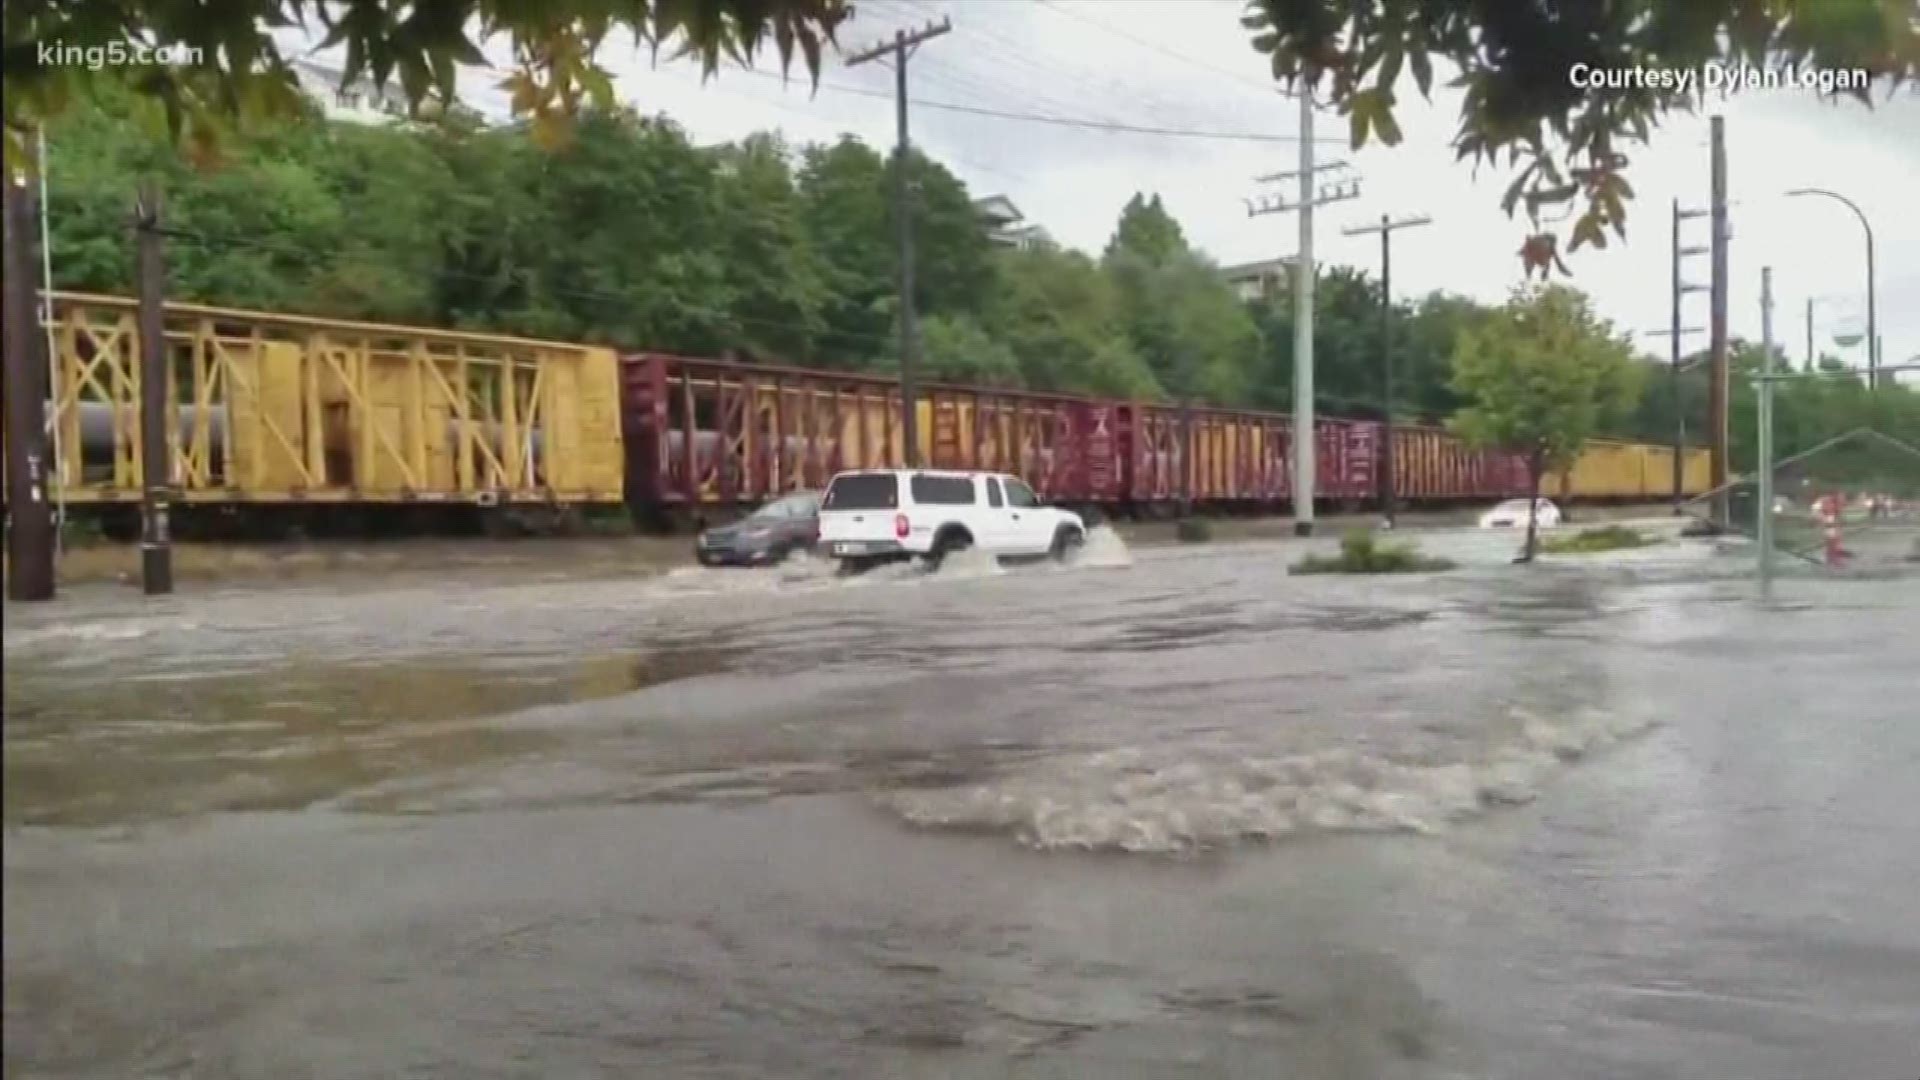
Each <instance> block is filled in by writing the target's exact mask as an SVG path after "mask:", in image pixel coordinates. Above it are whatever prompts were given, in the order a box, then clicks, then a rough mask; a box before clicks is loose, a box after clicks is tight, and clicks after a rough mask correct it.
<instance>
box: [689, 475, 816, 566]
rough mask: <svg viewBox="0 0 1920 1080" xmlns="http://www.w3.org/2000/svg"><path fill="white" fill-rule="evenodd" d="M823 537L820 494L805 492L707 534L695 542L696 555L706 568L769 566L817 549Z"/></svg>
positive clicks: (708, 531)
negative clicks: (802, 552) (797, 552)
mask: <svg viewBox="0 0 1920 1080" xmlns="http://www.w3.org/2000/svg"><path fill="white" fill-rule="evenodd" d="M819 534H820V493H819V492H815V491H802V492H797V493H795V494H792V495H788V496H785V497H783V498H779V499H775V500H774V501H772V502H770V503H768V504H767V505H765V506H762V507H761V508H760V509H758V510H755V511H754V512H753V513H751V514H749V515H747V516H746V517H744V518H742V519H741V520H739V521H736V522H734V523H733V524H731V525H723V526H718V527H716V528H712V529H707V530H705V531H704V532H702V533H701V534H700V537H699V539H698V540H696V541H695V542H694V555H695V556H696V557H698V558H699V560H700V565H702V566H767V565H771V564H773V563H777V562H779V561H781V560H782V559H785V558H786V557H787V556H788V555H791V554H793V553H794V552H796V551H806V550H807V549H809V548H811V547H813V543H814V540H815V539H817V538H818V536H819Z"/></svg>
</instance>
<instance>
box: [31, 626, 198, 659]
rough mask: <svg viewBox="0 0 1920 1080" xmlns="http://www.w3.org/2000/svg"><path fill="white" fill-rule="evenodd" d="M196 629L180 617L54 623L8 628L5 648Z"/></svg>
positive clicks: (128, 638) (130, 638) (127, 638)
mask: <svg viewBox="0 0 1920 1080" xmlns="http://www.w3.org/2000/svg"><path fill="white" fill-rule="evenodd" d="M199 628H200V626H199V624H198V623H193V622H185V621H182V620H179V619H108V620H102V621H99V622H75V623H57V624H54V625H51V626H36V627H28V628H22V629H18V630H8V631H7V634H6V648H7V651H8V652H13V651H15V650H25V649H32V648H34V647H36V646H40V645H49V644H56V643H69V642H75V643H81V644H85V643H90V642H111V641H137V640H139V639H141V638H146V637H152V636H153V635H155V634H164V633H177V632H184V631H192V630H198V629H199Z"/></svg>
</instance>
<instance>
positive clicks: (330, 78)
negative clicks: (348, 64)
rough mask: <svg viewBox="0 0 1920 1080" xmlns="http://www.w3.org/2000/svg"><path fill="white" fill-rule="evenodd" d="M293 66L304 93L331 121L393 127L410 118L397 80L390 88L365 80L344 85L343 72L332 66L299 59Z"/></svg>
mask: <svg viewBox="0 0 1920 1080" xmlns="http://www.w3.org/2000/svg"><path fill="white" fill-rule="evenodd" d="M289 66H291V67H292V68H293V75H294V78H295V79H297V80H299V83H300V89H301V91H302V92H303V93H305V94H306V95H307V98H308V99H309V100H311V101H312V102H313V103H314V104H315V105H318V106H319V107H320V110H321V112H322V113H324V114H325V115H326V118H327V119H329V120H344V121H347V122H349V123H355V124H390V123H393V122H394V121H397V120H405V119H406V118H407V95H406V94H405V93H404V92H403V91H402V90H401V89H400V85H399V83H398V81H397V80H394V79H389V80H387V85H386V86H384V87H382V88H379V89H375V88H374V85H373V83H372V82H371V81H369V80H367V79H365V78H359V79H355V80H354V81H353V82H352V83H350V84H348V85H346V86H341V85H340V76H341V75H342V73H343V72H342V69H340V68H337V67H334V66H332V65H330V64H323V63H320V62H318V61H314V60H307V59H297V60H293V61H291V62H290V64H289Z"/></svg>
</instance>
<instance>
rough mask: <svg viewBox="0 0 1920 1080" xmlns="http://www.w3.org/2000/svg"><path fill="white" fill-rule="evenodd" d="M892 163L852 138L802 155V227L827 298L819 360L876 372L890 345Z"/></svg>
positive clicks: (892, 279) (891, 305)
mask: <svg viewBox="0 0 1920 1080" xmlns="http://www.w3.org/2000/svg"><path fill="white" fill-rule="evenodd" d="M886 180H887V174H886V164H885V162H884V161H883V160H882V159H881V157H880V155H879V154H878V153H876V152H874V150H873V148H872V147H870V146H867V145H866V144H865V143H862V142H860V141H859V140H858V139H855V138H853V137H852V136H847V137H845V138H842V139H841V140H840V141H839V142H837V143H834V144H833V145H832V146H811V147H808V148H807V149H806V151H805V153H804V154H803V155H802V164H801V167H800V177H799V190H800V207H801V222H802V224H803V226H804V228H805V230H806V235H807V240H808V243H809V244H810V245H811V246H812V248H813V251H814V253H815V255H816V256H817V257H818V258H819V260H820V264H821V276H822V279H823V282H824V284H825V286H826V296H827V301H826V304H825V306H824V316H825V320H826V325H827V331H826V336H824V337H823V338H822V340H821V344H820V356H821V359H822V360H823V361H825V362H828V363H831V364H834V365H835V366H842V367H870V366H873V365H874V364H875V363H876V361H877V358H878V357H880V356H883V355H884V356H892V355H895V351H894V350H893V349H892V348H891V347H890V346H889V344H888V341H889V330H890V329H891V327H892V326H893V319H894V310H895V305H894V290H895V282H894V276H893V266H894V257H895V256H894V251H893V245H892V243H891V240H890V237H891V234H890V233H889V232H888V230H887V222H888V220H889V218H888V210H887V196H886Z"/></svg>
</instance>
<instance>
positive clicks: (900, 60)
mask: <svg viewBox="0 0 1920 1080" xmlns="http://www.w3.org/2000/svg"><path fill="white" fill-rule="evenodd" d="M952 29H953V23H952V21H951V20H947V19H943V20H941V22H940V24H939V25H937V26H935V25H928V26H925V27H922V28H921V29H919V30H915V31H912V32H908V31H906V30H896V31H894V34H893V40H892V41H886V42H882V43H880V44H878V45H875V46H873V47H872V48H869V49H865V50H863V51H861V52H859V53H856V54H854V55H852V56H849V57H847V66H848V67H853V66H855V65H858V64H864V63H866V62H867V61H869V60H873V59H876V58H878V57H881V56H885V55H887V54H889V53H891V54H892V56H893V90H894V93H893V98H894V119H895V121H896V123H897V126H898V129H899V130H898V141H897V143H896V145H895V148H894V173H893V215H894V231H895V233H896V235H897V239H898V242H899V247H900V269H899V276H900V434H901V437H902V439H903V440H904V442H905V444H906V445H905V450H906V466H907V467H908V468H910V469H917V468H919V467H920V412H919V409H918V408H917V405H918V404H919V398H918V395H917V393H916V392H915V390H916V387H915V380H914V368H915V366H916V361H917V360H918V359H919V357H918V352H919V344H920V342H919V335H918V334H917V333H916V331H915V326H914V313H913V288H914V286H913V214H912V203H911V200H910V198H909V196H910V193H911V184H910V183H909V182H908V179H907V165H908V153H909V151H910V149H911V147H912V143H911V142H910V140H909V139H908V138H907V57H909V56H911V55H912V54H913V51H914V49H916V48H918V47H919V45H920V43H921V42H924V41H928V40H930V39H932V38H936V37H939V36H940V35H941V34H944V33H947V32H948V31H950V30H952Z"/></svg>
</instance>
